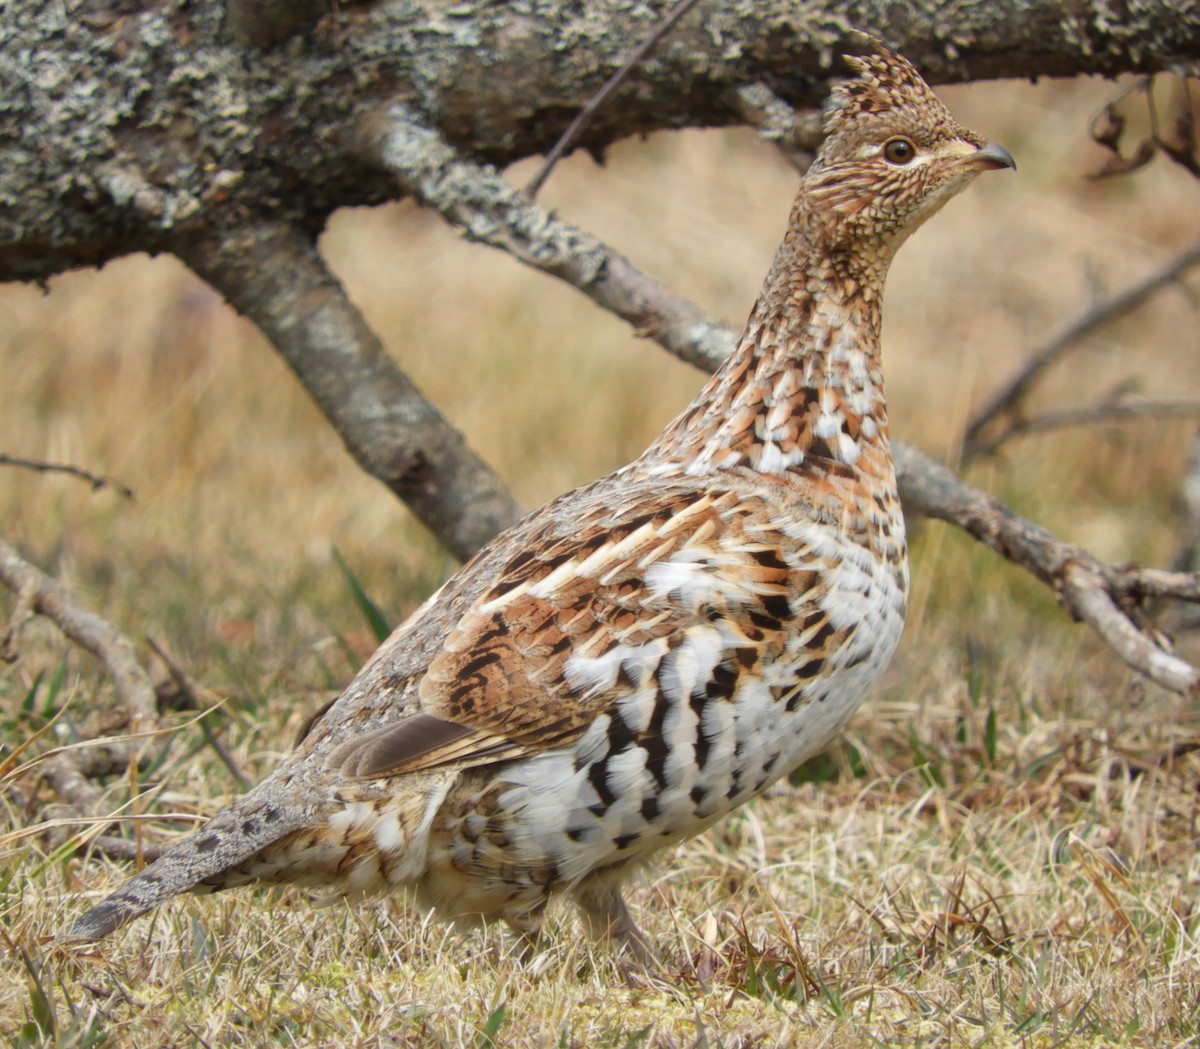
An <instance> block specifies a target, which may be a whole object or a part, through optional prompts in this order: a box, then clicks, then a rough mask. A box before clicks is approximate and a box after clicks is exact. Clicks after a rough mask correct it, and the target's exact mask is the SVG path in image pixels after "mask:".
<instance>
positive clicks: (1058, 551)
mask: <svg viewBox="0 0 1200 1049" xmlns="http://www.w3.org/2000/svg"><path fill="white" fill-rule="evenodd" d="M362 145H363V148H365V149H368V150H373V151H374V155H375V157H376V160H377V162H378V163H380V164H381V165H382V166H383V167H385V168H386V169H387V170H388V171H389V172H391V173H392V174H393V175H394V176H395V177H396V179H397V180H398V181H399V182H400V184H401V186H402V187H403V188H404V189H405V190H406V191H407V192H409V193H412V194H413V195H415V196H416V197H417V198H418V199H419V200H420V201H421V202H422V203H423V204H425V205H426V206H429V207H432V208H434V209H436V210H437V211H438V212H439V213H440V214H441V215H442V216H443V217H444V218H446V219H447V220H448V221H449V222H451V223H452V224H453V225H455V226H458V227H460V228H462V229H464V230H465V231H466V232H467V233H468V235H470V236H473V237H474V238H476V239H478V240H482V241H484V242H486V243H488V244H490V245H492V246H493V247H498V248H501V249H502V250H504V251H506V252H508V253H509V254H512V255H514V256H515V257H516V258H518V259H520V260H521V261H522V262H524V263H526V264H527V265H530V266H533V267H535V268H537V269H539V270H541V271H543V272H545V273H548V274H550V275H552V276H555V277H558V278H559V279H560V280H563V281H565V282H566V283H568V284H570V285H571V286H572V287H575V288H577V289H578V290H579V291H582V292H583V293H584V294H585V295H587V296H588V297H589V298H590V299H592V300H593V301H594V302H596V303H597V304H598V305H600V306H602V307H604V308H605V309H607V310H609V311H610V312H612V313H615V314H616V315H617V316H619V317H621V318H623V319H625V320H628V321H630V322H631V323H635V324H636V325H637V328H638V331H639V333H641V334H645V335H648V336H650V337H651V338H653V339H654V340H655V341H656V342H658V343H659V344H660V345H661V346H662V347H663V348H664V349H666V350H668V351H669V352H671V353H674V354H676V356H679V357H681V358H682V359H684V360H687V361H689V362H690V363H693V364H699V365H701V366H702V367H706V368H708V369H709V370H711V369H712V368H714V367H715V366H716V364H717V363H718V362H719V360H720V359H721V358H722V357H723V356H724V353H726V352H728V350H729V348H731V347H732V345H733V342H734V338H735V334H734V332H733V331H731V330H730V329H728V328H726V327H724V326H723V325H720V324H718V323H717V322H715V321H713V320H711V319H709V318H707V317H706V316H705V315H704V314H703V312H702V311H701V310H700V309H699V308H698V307H696V306H694V305H693V304H692V303H690V302H688V301H687V300H685V299H683V298H682V297H681V296H679V295H678V294H677V293H675V292H674V291H672V290H671V289H670V288H667V287H666V286H665V285H663V284H661V283H660V282H658V281H655V280H653V279H652V278H650V277H648V276H646V275H644V274H642V273H641V272H639V271H638V270H637V269H636V268H635V267H634V266H633V264H632V263H630V262H629V261H628V260H627V259H625V258H624V257H623V256H621V255H619V254H618V253H617V252H615V251H613V250H612V249H611V248H609V247H607V246H606V245H604V244H603V243H601V242H600V241H599V240H598V239H597V238H595V237H593V236H591V235H589V234H587V233H584V232H582V231H580V230H577V229H575V228H574V227H572V226H571V225H570V224H568V223H566V222H564V221H563V220H561V219H559V218H556V217H554V216H553V215H551V214H550V213H548V212H547V211H545V210H544V209H542V208H540V207H538V206H537V205H536V204H532V203H530V202H529V201H528V200H526V199H525V198H523V197H522V196H521V195H520V194H519V193H518V191H517V190H516V189H514V188H513V187H512V186H510V185H509V184H508V183H507V182H505V180H504V179H503V178H501V177H500V176H499V175H498V174H496V173H495V172H494V171H492V170H491V169H488V168H484V167H480V166H479V165H475V164H472V163H470V162H468V161H465V160H463V159H462V158H460V157H458V156H457V155H456V154H455V153H454V151H453V150H452V149H451V148H450V146H449V145H448V144H447V143H445V142H444V140H442V139H441V138H440V136H438V135H437V134H436V133H435V132H433V131H430V130H428V129H424V128H420V127H418V126H416V125H415V124H414V123H413V121H412V120H411V117H410V114H408V113H407V112H406V111H404V110H403V109H398V108H395V107H393V108H391V109H389V110H388V111H387V112H386V113H382V114H377V115H376V118H375V120H374V121H373V122H372V123H371V124H370V125H368V127H367V128H366V130H365V133H364V135H363V139H362ZM894 452H895V458H896V473H897V480H898V483H899V487H900V494H901V498H902V499H903V501H904V507H905V510H906V512H909V513H920V514H924V515H926V516H929V517H935V518H938V519H940V520H943V521H947V522H950V523H952V524H955V525H957V526H958V527H960V528H962V529H964V530H965V531H966V532H967V533H968V534H970V535H972V536H974V537H975V538H976V539H978V540H979V541H980V542H983V543H984V544H986V545H987V546H989V547H990V548H991V549H993V550H995V551H996V552H997V553H999V554H1000V555H1001V556H1003V557H1005V558H1006V559H1008V560H1010V561H1012V562H1014V563H1015V564H1017V565H1020V566H1021V567H1022V568H1024V569H1025V570H1026V571H1028V572H1030V573H1031V574H1032V575H1034V576H1035V577H1036V578H1038V579H1039V580H1041V581H1042V582H1043V583H1045V584H1046V585H1047V586H1049V587H1050V588H1051V589H1052V590H1053V591H1054V592H1055V594H1056V595H1058V597H1059V599H1060V600H1061V601H1062V603H1063V604H1064V605H1065V607H1066V608H1067V610H1068V612H1069V613H1070V614H1071V615H1072V616H1074V617H1075V618H1077V619H1082V620H1084V621H1086V622H1087V623H1089V624H1090V625H1091V626H1092V627H1093V628H1095V629H1096V631H1097V632H1098V633H1099V634H1100V635H1101V636H1102V637H1103V638H1104V640H1105V641H1106V642H1107V643H1108V644H1109V645H1111V646H1112V647H1113V649H1114V651H1116V652H1117V654H1118V655H1120V656H1121V658H1122V659H1124V660H1125V661H1126V662H1127V663H1129V665H1130V666H1132V667H1133V668H1134V669H1136V670H1137V671H1139V672H1140V673H1143V674H1145V675H1146V676H1147V677H1149V678H1150V679H1151V680H1153V681H1155V682H1157V683H1158V684H1160V685H1162V686H1163V687H1164V688H1168V689H1171V690H1173V691H1177V692H1184V693H1187V694H1192V693H1194V692H1196V691H1197V682H1198V681H1200V672H1197V671H1196V670H1195V668H1193V667H1191V666H1190V665H1189V664H1188V663H1186V662H1184V661H1183V660H1181V659H1179V658H1178V657H1176V656H1173V655H1171V654H1170V653H1169V652H1167V651H1166V650H1165V649H1164V648H1163V647H1162V644H1161V643H1160V641H1161V638H1160V637H1159V635H1158V634H1157V631H1152V630H1151V628H1150V627H1148V626H1146V627H1143V626H1140V625H1138V624H1135V622H1134V619H1133V618H1132V617H1134V616H1136V618H1138V619H1141V618H1142V617H1141V616H1140V614H1138V613H1137V611H1136V610H1135V608H1134V606H1133V604H1132V602H1131V601H1130V595H1131V594H1132V593H1134V592H1135V589H1136V588H1135V587H1134V583H1133V581H1134V580H1136V579H1137V578H1138V577H1137V576H1136V574H1135V573H1136V572H1137V571H1140V570H1132V569H1131V570H1129V571H1128V572H1123V571H1122V570H1119V569H1115V568H1111V567H1109V566H1106V565H1104V564H1102V563H1101V562H1099V561H1097V560H1096V559H1095V558H1094V557H1092V556H1091V555H1090V554H1088V553H1087V552H1086V551H1085V550H1083V549H1081V548H1079V547H1077V546H1074V545H1072V544H1070V543H1065V542H1063V541H1062V540H1060V539H1057V538H1056V537H1055V536H1053V535H1051V534H1050V533H1049V532H1047V531H1046V530H1045V529H1043V528H1040V527H1039V526H1037V525H1035V524H1033V523H1032V522H1031V521H1026V520H1025V519H1024V518H1021V517H1019V516H1018V515H1017V514H1015V513H1013V512H1012V511H1011V510H1010V509H1008V507H1006V506H1004V505H1003V504H1002V503H1000V502H998V501H997V500H995V499H993V498H992V497H991V496H989V495H988V494H987V493H986V492H983V491H981V490H980V489H978V488H975V487H974V486H972V485H970V484H968V483H967V482H966V481H964V480H962V479H961V478H959V477H958V476H956V475H955V474H954V473H952V472H951V471H950V470H948V469H947V468H946V467H944V466H942V465H941V464H939V463H936V462H934V461H933V460H932V459H930V458H928V457H927V456H925V455H923V454H922V453H921V452H919V451H917V450H915V449H913V448H911V447H909V446H907V445H904V444H901V443H900V442H897V443H896V444H895V446H894ZM1152 578H1159V581H1160V582H1161V578H1160V577H1152ZM1193 580H1200V576H1198V577H1193ZM1176 582H1181V581H1179V580H1176ZM1197 586H1198V587H1200V583H1198V584H1197ZM1175 589H1176V592H1175V593H1174V595H1173V596H1176V597H1181V598H1184V599H1190V598H1191V594H1192V591H1191V590H1189V589H1188V587H1186V586H1183V585H1179V586H1177V587H1176V588H1175ZM1152 634H1153V636H1152Z"/></svg>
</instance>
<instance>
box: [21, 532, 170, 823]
mask: <svg viewBox="0 0 1200 1049" xmlns="http://www.w3.org/2000/svg"><path fill="white" fill-rule="evenodd" d="M0 582H3V583H4V585H5V586H7V587H8V588H9V589H10V590H11V591H13V593H14V594H16V595H17V605H18V608H27V609H28V610H29V611H31V612H33V613H38V614H41V615H43V616H45V617H46V618H48V619H50V620H51V621H52V622H53V623H54V624H55V625H56V626H58V628H59V629H60V630H61V631H62V632H63V633H64V634H65V635H66V636H67V637H68V638H70V639H71V640H72V641H74V642H75V643H76V644H77V645H79V646H80V647H81V648H84V649H86V650H87V651H89V652H91V653H92V654H93V655H94V656H95V657H96V658H97V659H99V660H100V662H101V663H102V664H103V666H104V669H105V670H106V671H107V673H108V675H109V677H110V678H111V679H112V681H113V685H114V686H115V688H116V690H117V695H118V696H119V697H120V698H121V700H122V702H123V703H124V705H125V709H126V712H127V716H128V721H129V734H130V735H131V736H136V735H139V734H143V733H147V732H152V731H153V730H154V729H155V727H156V726H157V723H158V710H157V697H156V695H155V692H154V686H153V685H152V684H151V682H150V678H149V677H148V676H147V674H146V672H145V671H144V670H143V669H142V666H141V664H140V663H139V662H138V659H137V653H136V651H135V650H134V647H133V643H132V642H131V641H130V640H129V639H128V638H127V637H125V635H124V634H122V633H121V632H120V631H119V630H117V629H116V627H114V626H112V625H111V624H110V623H107V622H105V620H103V619H101V618H100V617H99V616H97V615H96V614H95V613H94V612H89V611H88V610H87V609H85V608H83V607H82V606H81V605H80V604H79V603H78V601H77V600H76V599H75V597H74V596H73V595H72V594H71V593H70V591H68V590H67V588H66V587H64V586H63V585H62V584H61V583H60V582H58V580H56V579H53V578H51V577H50V576H48V575H47V574H46V573H45V572H43V571H41V569H39V568H36V567H35V566H34V565H32V564H30V563H29V562H28V561H26V560H25V559H24V558H23V557H21V556H20V555H19V554H18V553H17V552H16V550H14V549H13V548H12V547H11V546H9V544H8V543H6V542H4V540H2V539H0ZM19 626H20V624H19V623H14V624H13V625H12V626H11V627H10V635H9V636H8V637H7V638H6V639H5V647H6V648H10V649H14V650H15V637H14V636H12V635H13V633H15V631H16V630H18V629H19ZM136 760H137V747H136V746H134V747H126V746H118V745H116V744H114V745H113V746H103V747H100V748H97V749H96V750H95V751H88V750H79V751H74V750H71V749H69V748H66V749H62V750H58V751H56V752H54V753H51V754H49V755H47V756H46V758H45V759H44V760H41V761H38V762H37V763H36V765H35V767H36V768H37V769H38V771H39V772H40V774H41V775H42V778H43V779H44V780H45V782H46V783H47V784H48V785H49V786H50V789H51V790H52V791H53V792H54V793H55V795H56V796H57V797H58V798H60V799H61V800H62V802H63V804H64V806H65V809H66V811H67V813H69V814H70V815H71V816H72V817H78V818H87V819H95V818H100V817H103V816H104V815H105V814H106V812H107V808H108V807H107V805H105V803H104V798H103V794H102V792H101V791H100V790H99V789H98V788H97V787H96V786H95V785H94V784H93V783H92V782H91V781H90V777H89V773H94V772H95V771H96V770H97V768H98V767H101V768H103V769H104V771H112V770H113V767H114V762H115V764H116V765H117V766H124V767H126V768H128V767H130V765H131V763H133V762H136ZM98 763H99V764H98ZM131 775H132V770H131ZM100 826H103V824H102V825H100ZM95 833H96V834H97V835H99V836H102V835H101V832H100V831H96V832H95ZM56 837H57V836H56ZM62 840H65V838H63V839H62ZM106 840H107V839H106ZM114 840H115V839H114ZM57 843H58V842H57V841H56V842H55V844H57ZM133 844H135V843H131V845H133Z"/></svg>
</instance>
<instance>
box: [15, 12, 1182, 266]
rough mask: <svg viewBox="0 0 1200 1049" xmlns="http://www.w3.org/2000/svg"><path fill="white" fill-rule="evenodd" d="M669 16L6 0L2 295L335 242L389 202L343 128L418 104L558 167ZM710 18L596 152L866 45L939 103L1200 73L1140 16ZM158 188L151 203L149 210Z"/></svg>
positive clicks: (445, 127) (724, 106)
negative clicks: (970, 87)
mask: <svg viewBox="0 0 1200 1049" xmlns="http://www.w3.org/2000/svg"><path fill="white" fill-rule="evenodd" d="M667 6H668V4H667V3H666V2H665V0H655V2H653V3H640V4H636V5H632V4H630V3H628V2H627V0H590V2H587V3H578V4H558V3H538V2H529V3H522V4H516V3H514V4H484V3H462V4H455V5H448V4H446V3H445V2H444V0H407V2H405V3H390V4H386V5H379V6H373V5H370V6H368V5H354V6H351V5H343V6H342V7H340V8H337V9H336V13H335V11H334V10H332V8H333V7H334V5H330V4H326V3H323V2H320V0H305V2H304V3H296V4H293V5H286V4H285V5H281V4H279V3H277V2H276V0H232V2H230V3H229V4H228V5H225V4H221V3H218V2H215V0H207V2H205V0H157V2H156V0H66V2H63V3H54V4H47V3H43V2H41V0H8V2H7V3H6V4H5V5H4V9H3V14H0V55H2V56H3V59H2V60H0V99H2V100H3V101H2V102H0V144H2V145H0V159H2V161H3V162H2V163H0V280H45V279H46V278H48V277H50V276H52V275H53V274H55V273H59V272H61V271H63V270H65V269H70V268H72V267H77V266H88V265H100V264H102V263H103V262H105V261H106V260H108V259H111V258H114V257H116V256H119V255H123V254H127V253H129V252H135V251H151V252H154V251H174V250H175V248H176V246H177V245H178V244H179V243H180V239H181V238H183V237H186V236H189V235H195V234H196V233H197V232H205V231H208V230H210V229H211V227H212V225H213V224H214V223H215V222H217V221H218V220H224V221H225V222H229V221H240V220H242V219H245V220H247V221H253V220H254V219H257V218H264V217H267V216H269V217H270V218H271V219H272V220H273V221H275V222H277V223H280V222H290V223H293V224H299V225H304V226H307V227H309V228H312V229H318V228H320V227H321V226H322V225H323V223H324V221H325V219H326V217H327V216H328V214H329V213H330V212H331V211H332V210H334V209H335V208H337V207H340V206H343V205H357V204H374V203H378V202H380V201H383V200H386V199H388V198H390V197H393V196H394V195H395V193H396V189H395V186H394V184H393V183H391V182H390V181H389V180H388V179H386V178H383V177H381V175H380V173H379V172H378V171H377V170H375V169H373V168H372V167H371V165H369V164H365V163H363V161H362V160H361V158H360V157H359V156H358V154H357V152H356V150H355V148H354V142H353V135H352V134H347V131H348V129H353V128H354V127H356V126H357V124H358V121H359V120H360V119H361V118H362V117H363V116H364V115H366V114H368V113H370V112H372V111H374V110H377V109H378V108H379V107H380V106H381V105H385V104H397V103H399V104H403V105H405V106H407V107H408V108H409V109H410V110H411V111H412V112H413V113H414V114H416V117H417V119H418V120H419V121H420V122H421V123H422V124H424V125H425V126H428V127H433V128H437V129H439V130H440V132H441V134H442V135H443V136H444V137H445V138H446V139H447V141H448V142H449V143H450V144H451V145H452V146H453V147H454V148H455V149H456V150H458V151H459V152H461V153H463V154H464V155H467V156H469V157H471V158H473V159H476V160H483V161H487V162H490V163H495V164H504V163H508V162H511V161H514V160H517V159H519V158H521V157H525V156H529V155H531V154H534V153H542V152H545V151H547V150H548V149H549V148H550V146H551V145H552V144H553V143H554V141H555V139H556V138H557V137H558V135H559V134H560V133H561V132H562V130H563V129H564V128H565V126H566V125H567V124H568V123H569V121H570V120H571V118H572V117H573V116H574V114H575V113H576V112H578V111H579V110H580V109H581V108H582V107H583V106H584V105H585V104H586V102H587V100H588V98H589V96H590V95H591V93H592V92H593V91H594V90H595V89H596V88H597V87H598V86H599V85H600V84H601V83H602V82H603V81H604V80H605V78H607V77H608V75H609V74H611V73H612V71H613V70H614V69H616V68H618V67H619V66H620V64H621V62H622V60H623V58H624V56H625V55H626V54H627V53H628V52H629V51H630V50H631V49H632V47H633V46H634V45H635V44H636V42H637V41H638V40H639V39H641V38H642V37H644V36H645V35H646V34H647V33H648V32H649V31H650V30H651V28H652V27H653V25H654V24H655V22H657V20H658V19H659V18H660V17H661V15H662V13H663V11H665V10H666V8H667ZM1111 8H1112V5H1111V4H1109V3H1107V0H1091V2H1084V0H1080V2H1077V3H1073V4H1069V5H1064V4H1061V3H1059V2H1057V0H991V2H989V3H987V4H979V3H968V2H965V0H958V2H950V0H945V2H940V3H932V4H930V3H918V2H916V0H886V2H885V0H869V2H868V0H862V2H858V3H850V4H845V3H840V2H834V0H818V2H814V3H809V4H805V5H798V4H796V3H795V2H794V0H705V2H704V3H701V4H699V5H698V6H697V8H696V9H695V10H694V11H692V12H691V13H690V14H689V15H688V16H687V17H686V18H685V19H684V20H683V22H682V23H681V24H680V25H679V26H677V27H676V28H675V29H674V30H673V31H672V32H671V34H670V35H669V36H668V37H667V38H666V39H665V40H663V41H662V42H661V43H660V45H659V46H658V47H657V48H656V50H655V52H654V54H653V55H652V56H651V57H650V58H649V59H648V60H647V61H646V63H645V64H644V65H643V66H641V67H640V68H639V69H637V70H635V71H634V72H633V74H632V76H631V77H630V79H629V81H628V82H627V83H626V85H625V86H624V87H623V88H622V89H621V91H620V92H619V94H618V96H617V97H616V99H614V101H613V104H612V105H610V106H608V107H606V108H605V109H603V110H602V111H601V112H600V113H599V114H598V115H597V118H596V119H595V120H594V121H593V122H592V123H591V125H590V126H589V127H588V129H587V131H586V133H585V135H584V137H583V139H582V143H581V144H582V145H583V146H585V147H586V148H588V149H592V150H597V151H598V150H603V148H604V147H605V146H607V145H609V144H611V143H612V142H614V141H616V140H618V139H621V138H624V137H627V136H630V135H636V134H640V133H644V132H649V131H655V130H659V129H662V128H680V127H701V126H705V127H711V126H722V125H728V124H732V123H737V122H740V121H741V120H742V119H743V117H742V115H741V114H742V112H743V109H744V102H743V101H742V100H741V99H740V96H739V92H740V91H741V90H743V89H744V88H745V87H746V85H749V84H755V83H761V84H764V85H766V86H767V87H769V88H770V89H771V91H773V92H774V94H775V95H776V96H778V97H779V98H780V99H782V100H783V101H784V102H786V103H788V104H790V105H791V106H793V107H798V108H804V107H812V106H816V105H819V104H820V102H821V101H822V100H823V98H824V96H825V94H826V92H827V89H828V82H829V79H830V77H831V75H832V63H833V59H834V57H835V56H836V55H837V54H838V53H839V52H840V50H842V49H844V48H845V47H846V46H848V45H849V44H850V42H851V40H852V35H851V32H850V30H851V27H858V28H861V29H865V30H867V31H869V32H871V33H874V34H876V35H879V36H881V37H883V38H884V39H886V40H887V41H888V42H889V43H891V44H892V45H893V46H895V47H897V48H898V49H900V50H901V51H903V52H904V53H905V54H906V55H907V56H908V57H909V58H910V59H912V60H913V61H914V62H915V63H916V65H917V66H918V67H919V68H920V69H921V70H922V71H923V72H924V74H925V75H926V77H927V78H928V79H929V80H930V81H931V82H932V83H934V84H939V83H947V82H953V81H961V80H979V79H988V78H995V77H1028V76H1071V75H1076V74H1081V73H1100V74H1105V75H1114V74H1117V73H1128V72H1154V71H1157V70H1163V69H1180V70H1193V71H1194V70H1196V68H1197V58H1196V56H1197V55H1200V4H1197V2H1196V0H1144V2H1142V3H1139V4H1125V5H1122V13H1123V17H1122V18H1121V19H1120V20H1118V19H1114V18H1112V17H1111ZM145 185H148V186H149V187H150V188H151V189H152V190H153V192H152V193H149V194H147V193H145V192H141V187H143V186H145Z"/></svg>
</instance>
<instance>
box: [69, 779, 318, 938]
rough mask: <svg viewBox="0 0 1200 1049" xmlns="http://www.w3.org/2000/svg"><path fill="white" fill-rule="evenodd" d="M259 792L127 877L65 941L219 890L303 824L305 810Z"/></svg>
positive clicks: (93, 934) (105, 930)
mask: <svg viewBox="0 0 1200 1049" xmlns="http://www.w3.org/2000/svg"><path fill="white" fill-rule="evenodd" d="M268 782H269V781H268ZM265 785H266V784H262V785H261V786H265ZM257 794H259V791H257V790H256V791H253V792H251V793H250V794H247V795H246V796H245V797H244V798H241V799H240V800H239V801H237V802H235V803H234V804H233V805H231V806H230V807H229V808H227V809H225V810H224V811H222V812H219V813H218V814H217V815H216V816H214V817H213V818H212V819H211V820H210V821H209V822H208V823H207V824H205V826H203V827H202V828H200V830H198V831H196V832H195V833H194V834H192V835H190V836H189V837H187V838H184V839H183V841H181V842H179V844H178V845H175V846H174V847H173V848H171V850H170V851H169V852H167V853H165V854H164V855H162V856H160V857H159V858H158V859H157V860H156V861H155V862H154V863H152V864H150V866H149V867H147V868H146V869H145V870H144V871H142V872H141V874H138V875H136V876H134V877H132V878H130V879H129V880H128V881H127V882H125V884H124V885H122V886H121V887H120V888H119V889H117V890H116V892H114V893H112V894H111V895H110V896H108V897H107V898H106V899H104V900H102V901H101V902H100V903H98V904H97V905H96V906H95V907H93V908H92V909H91V910H90V911H88V912H87V913H85V914H84V915H82V916H81V917H80V918H78V919H77V920H76V921H75V923H74V924H73V925H72V926H71V927H70V929H69V930H68V931H67V933H66V936H67V938H68V939H73V940H99V939H101V938H102V937H105V936H107V935H108V934H109V933H110V932H113V931H114V930H116V929H118V928H120V927H121V926H122V925H124V924H125V923H126V922H128V921H132V920H133V919H134V918H136V917H137V916H138V915H140V914H145V913H146V911H148V910H151V909H152V908H154V907H156V906H158V904H160V903H162V902H163V901H164V900H169V899H170V898H171V897H172V896H178V895H179V894H180V893H183V892H188V891H189V890H192V889H194V888H196V887H197V886H198V885H200V883H202V882H204V883H206V884H208V885H212V886H214V887H218V888H219V887H220V875H221V874H223V873H224V872H226V871H228V870H229V869H230V868H232V867H235V866H237V865H238V864H241V863H243V862H244V861H245V860H247V859H249V858H250V857H251V856H253V855H254V854H255V853H256V852H259V851H260V850H262V849H264V848H266V847H267V846H268V845H270V844H272V843H273V842H276V841H278V840H279V839H280V838H282V837H284V835H286V834H289V833H291V832H292V831H295V830H298V829H299V828H300V827H302V826H304V825H305V822H306V818H305V813H304V812H303V811H297V810H295V809H291V810H290V811H288V809H286V808H284V807H282V806H275V805H272V804H270V803H269V802H267V801H265V800H259V799H258V798H256V797H255V795H257Z"/></svg>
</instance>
